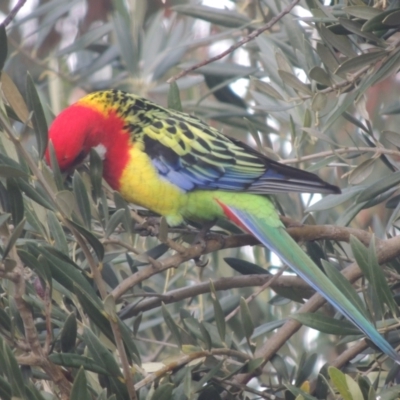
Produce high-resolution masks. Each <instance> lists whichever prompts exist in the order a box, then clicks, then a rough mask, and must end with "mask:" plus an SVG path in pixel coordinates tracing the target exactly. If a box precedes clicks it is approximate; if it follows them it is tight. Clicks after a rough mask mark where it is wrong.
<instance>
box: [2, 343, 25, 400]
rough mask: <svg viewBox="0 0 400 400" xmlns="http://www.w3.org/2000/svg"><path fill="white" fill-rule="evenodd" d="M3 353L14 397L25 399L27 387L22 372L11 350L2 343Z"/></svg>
mask: <svg viewBox="0 0 400 400" xmlns="http://www.w3.org/2000/svg"><path fill="white" fill-rule="evenodd" d="M1 352H2V353H3V357H4V359H5V362H6V368H7V372H8V381H9V382H10V384H11V391H12V394H13V397H17V398H21V399H25V398H26V393H25V385H24V380H23V377H22V374H21V370H20V368H19V365H18V363H17V360H16V359H15V356H14V354H13V352H12V350H11V348H10V347H9V346H8V345H7V344H6V343H5V342H3V343H2V349H1Z"/></svg>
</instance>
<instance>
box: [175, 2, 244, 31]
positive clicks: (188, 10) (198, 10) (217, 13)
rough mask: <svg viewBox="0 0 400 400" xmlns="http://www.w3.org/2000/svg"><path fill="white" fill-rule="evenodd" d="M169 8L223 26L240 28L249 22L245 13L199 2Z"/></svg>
mask: <svg viewBox="0 0 400 400" xmlns="http://www.w3.org/2000/svg"><path fill="white" fill-rule="evenodd" d="M171 9H172V11H176V12H177V13H179V14H184V15H188V16H190V17H193V18H198V19H202V20H204V21H207V22H211V23H212V24H215V25H221V26H225V27H227V28H240V27H243V25H247V24H249V23H250V22H251V20H250V19H249V18H248V17H247V16H246V15H243V14H239V13H238V12H236V11H233V10H227V9H219V8H215V7H208V6H203V5H200V4H199V5H196V4H190V5H189V4H188V5H186V4H185V5H178V6H174V7H171Z"/></svg>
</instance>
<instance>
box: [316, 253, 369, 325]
mask: <svg viewBox="0 0 400 400" xmlns="http://www.w3.org/2000/svg"><path fill="white" fill-rule="evenodd" d="M321 262H322V265H323V267H324V270H325V272H326V275H327V276H328V278H329V279H330V280H331V281H332V283H333V284H334V285H335V286H336V287H337V288H338V289H339V290H340V291H341V292H342V293H343V294H344V295H345V297H347V298H348V299H349V300H350V301H351V302H352V303H353V305H354V306H355V307H357V309H358V311H360V313H361V314H362V315H364V317H365V318H366V319H369V318H370V317H369V315H368V312H367V310H366V309H365V306H364V304H363V302H362V300H361V298H360V296H359V295H358V293H357V291H356V290H355V289H354V287H353V286H352V284H351V283H350V282H349V281H348V280H347V279H346V278H345V277H344V275H343V274H342V273H340V271H338V270H337V269H336V268H335V267H334V266H333V265H332V264H331V263H330V262H328V261H326V260H321Z"/></svg>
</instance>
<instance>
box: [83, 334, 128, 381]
mask: <svg viewBox="0 0 400 400" xmlns="http://www.w3.org/2000/svg"><path fill="white" fill-rule="evenodd" d="M83 338H84V341H85V343H86V345H87V346H88V349H89V351H90V354H91V355H92V357H93V359H94V360H95V361H96V362H97V363H98V364H99V365H100V366H101V367H102V368H104V369H106V370H107V371H108V373H109V374H110V375H111V376H113V377H116V378H122V372H121V370H120V368H119V366H118V364H117V362H116V361H115V358H114V357H113V355H112V354H111V353H110V351H109V350H108V349H107V348H106V347H105V346H104V345H103V343H102V342H101V341H100V340H99V339H98V338H97V336H96V335H95V334H94V333H93V332H92V331H91V330H90V329H89V328H87V327H85V328H84V331H83Z"/></svg>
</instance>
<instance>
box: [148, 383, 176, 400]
mask: <svg viewBox="0 0 400 400" xmlns="http://www.w3.org/2000/svg"><path fill="white" fill-rule="evenodd" d="M174 387H175V386H174V385H173V384H172V383H165V384H164V385H160V386H159V387H158V388H157V389H156V390H155V391H154V393H153V396H151V400H170V399H171V396H172V391H173V390H174Z"/></svg>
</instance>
